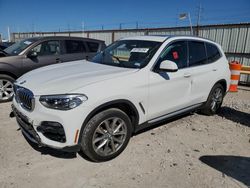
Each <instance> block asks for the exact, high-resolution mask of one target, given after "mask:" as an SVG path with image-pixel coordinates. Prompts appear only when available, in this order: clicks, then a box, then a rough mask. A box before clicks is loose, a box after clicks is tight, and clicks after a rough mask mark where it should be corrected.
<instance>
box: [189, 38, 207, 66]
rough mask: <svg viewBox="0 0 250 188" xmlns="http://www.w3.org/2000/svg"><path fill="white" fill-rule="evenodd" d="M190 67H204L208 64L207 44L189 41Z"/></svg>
mask: <svg viewBox="0 0 250 188" xmlns="http://www.w3.org/2000/svg"><path fill="white" fill-rule="evenodd" d="M188 49H189V66H190V67H191V66H197V65H204V64H206V63H207V54H206V48H205V43H204V42H200V41H188Z"/></svg>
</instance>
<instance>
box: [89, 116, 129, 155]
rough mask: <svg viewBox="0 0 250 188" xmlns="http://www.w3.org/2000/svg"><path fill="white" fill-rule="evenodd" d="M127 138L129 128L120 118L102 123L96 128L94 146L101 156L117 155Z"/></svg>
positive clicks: (109, 119) (113, 118)
mask: <svg viewBox="0 0 250 188" xmlns="http://www.w3.org/2000/svg"><path fill="white" fill-rule="evenodd" d="M126 136H127V126H126V124H125V122H124V121H123V120H122V119H121V118H118V117H112V118H108V119H106V120H104V121H102V122H101V123H100V124H99V125H98V126H97V128H96V130H95V132H94V134H93V139H92V145H93V148H94V151H95V152H96V153H97V154H98V155H100V156H109V155H112V154H114V153H116V152H117V151H118V150H119V149H120V148H121V147H122V145H123V144H124V142H125V140H126Z"/></svg>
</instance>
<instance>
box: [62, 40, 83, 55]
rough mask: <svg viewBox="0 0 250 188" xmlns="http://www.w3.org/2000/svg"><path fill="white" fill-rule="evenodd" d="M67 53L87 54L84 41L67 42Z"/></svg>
mask: <svg viewBox="0 0 250 188" xmlns="http://www.w3.org/2000/svg"><path fill="white" fill-rule="evenodd" d="M65 45H66V53H68V54H73V53H84V52H86V48H85V45H84V42H83V41H80V40H66V41H65Z"/></svg>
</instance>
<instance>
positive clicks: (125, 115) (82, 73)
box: [11, 36, 230, 161]
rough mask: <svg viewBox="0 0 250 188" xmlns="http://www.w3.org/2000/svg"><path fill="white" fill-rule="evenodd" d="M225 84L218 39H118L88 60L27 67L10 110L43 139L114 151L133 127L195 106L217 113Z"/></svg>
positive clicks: (91, 152)
mask: <svg viewBox="0 0 250 188" xmlns="http://www.w3.org/2000/svg"><path fill="white" fill-rule="evenodd" d="M229 84H230V71H229V66H228V62H227V59H226V57H225V54H224V53H223V51H222V49H221V47H220V46H219V45H218V44H216V43H214V42H212V41H210V40H207V39H203V38H197V37H191V36H140V37H131V38H125V39H121V40H119V41H116V42H114V43H113V44H111V45H110V46H108V47H107V48H106V49H105V50H104V51H102V52H101V53H99V54H97V55H96V56H95V57H94V58H93V59H92V61H84V60H81V61H74V62H70V63H66V64H57V65H52V66H47V67H44V68H40V69H36V70H34V71H31V72H29V73H27V74H25V75H24V76H22V77H21V78H19V79H18V80H17V82H16V83H15V85H14V91H15V97H14V99H13V105H12V107H13V112H12V113H11V115H12V116H15V117H16V119H17V122H18V124H19V125H20V127H21V129H22V131H23V133H24V135H25V136H26V137H28V138H29V139H30V140H31V141H34V142H36V143H38V144H39V145H41V146H48V147H52V148H56V149H62V150H65V151H75V152H77V151H80V150H81V151H82V152H83V153H84V154H85V155H87V156H88V157H89V158H90V159H91V160H93V161H107V160H110V159H113V158H115V157H116V156H118V155H119V154H120V153H121V152H122V151H123V150H124V149H125V147H126V146H127V144H128V142H129V139H130V137H131V135H132V134H133V133H135V132H136V131H138V130H141V129H143V128H145V127H147V126H149V125H152V124H155V123H158V122H160V121H162V120H165V119H168V118H172V117H174V116H178V115H180V114H183V113H188V112H190V111H194V110H197V109H198V110H200V111H201V112H203V113H205V114H207V115H213V114H215V113H216V112H217V111H218V109H219V108H220V107H221V104H222V101H223V97H224V95H225V93H226V92H227V91H228V88H229Z"/></svg>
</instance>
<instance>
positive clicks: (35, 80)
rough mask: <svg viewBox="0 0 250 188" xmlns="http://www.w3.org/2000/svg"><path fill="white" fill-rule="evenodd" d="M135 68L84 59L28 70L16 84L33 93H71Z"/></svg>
mask: <svg viewBox="0 0 250 188" xmlns="http://www.w3.org/2000/svg"><path fill="white" fill-rule="evenodd" d="M136 71H137V69H129V68H122V67H114V66H108V65H102V64H97V63H92V62H89V61H86V60H80V61H73V62H67V63H63V64H57V65H50V66H46V67H43V68H39V69H36V70H34V71H31V72H28V73H26V74H25V75H23V76H22V77H21V78H19V79H18V80H17V84H18V85H20V86H22V87H25V88H28V89H30V90H31V91H32V92H33V93H34V95H52V94H65V93H72V92H74V90H76V89H79V88H82V87H84V86H87V85H89V84H93V83H96V82H101V81H104V80H107V79H114V78H116V77H120V76H123V75H127V74H130V73H133V72H136Z"/></svg>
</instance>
